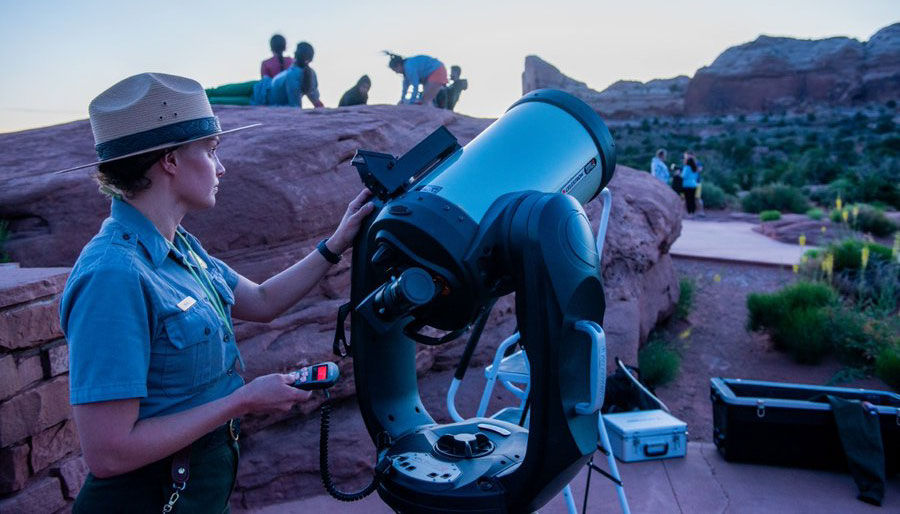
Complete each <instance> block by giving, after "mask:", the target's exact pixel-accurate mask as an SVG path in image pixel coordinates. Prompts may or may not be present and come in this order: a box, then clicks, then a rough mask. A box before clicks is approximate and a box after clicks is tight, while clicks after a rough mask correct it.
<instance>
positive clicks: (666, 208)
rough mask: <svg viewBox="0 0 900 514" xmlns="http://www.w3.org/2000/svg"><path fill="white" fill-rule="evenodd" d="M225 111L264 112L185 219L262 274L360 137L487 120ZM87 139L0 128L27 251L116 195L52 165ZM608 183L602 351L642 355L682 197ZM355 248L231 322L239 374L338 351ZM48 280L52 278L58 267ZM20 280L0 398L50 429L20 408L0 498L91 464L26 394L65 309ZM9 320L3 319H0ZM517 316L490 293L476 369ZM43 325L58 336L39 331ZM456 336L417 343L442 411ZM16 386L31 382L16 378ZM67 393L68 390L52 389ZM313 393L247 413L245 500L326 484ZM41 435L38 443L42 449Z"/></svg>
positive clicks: (390, 113)
mask: <svg viewBox="0 0 900 514" xmlns="http://www.w3.org/2000/svg"><path fill="white" fill-rule="evenodd" d="M217 114H218V115H219V117H220V119H221V122H222V125H223V126H224V127H226V128H227V127H233V126H237V125H240V124H245V123H250V122H257V121H258V122H262V123H264V124H265V125H264V126H263V127H261V128H259V129H256V130H250V131H246V132H244V133H242V134H239V135H238V134H236V135H233V136H226V137H225V138H224V140H223V144H222V145H221V146H220V148H219V154H220V157H221V159H222V161H223V163H224V165H225V167H226V174H225V176H224V177H223V179H222V181H221V184H220V189H219V194H218V204H217V206H216V208H215V209H212V210H210V211H206V212H202V213H195V214H192V215H191V216H190V217H189V218H187V219H185V222H184V224H185V226H186V227H187V228H188V229H189V230H191V231H192V232H193V233H195V234H196V235H197V236H198V237H199V238H200V239H201V240H202V241H203V242H204V245H205V246H206V248H207V249H208V250H209V251H210V253H212V254H214V255H216V256H218V257H220V258H222V259H224V260H225V261H226V262H228V263H229V264H230V265H232V266H233V267H234V268H235V269H236V270H238V271H239V272H240V273H242V274H244V275H245V276H247V277H249V278H251V279H253V280H263V279H265V278H267V277H268V276H270V275H271V274H273V273H275V272H277V271H279V270H281V269H283V268H284V267H286V266H287V265H289V264H292V263H293V262H295V261H296V260H297V259H299V258H300V257H302V256H303V255H305V254H306V253H307V252H309V251H311V250H312V248H313V247H314V245H315V243H316V242H317V241H319V240H320V239H322V238H323V237H326V236H327V235H329V234H330V231H331V230H333V228H334V227H335V225H336V224H337V222H338V221H339V219H340V217H341V214H342V212H343V209H344V206H345V205H346V203H347V202H348V201H349V200H350V199H351V198H352V197H353V196H354V195H355V194H356V192H357V191H359V189H360V187H361V186H360V183H359V178H358V176H357V174H356V172H355V170H354V169H353V168H352V167H351V166H350V165H349V161H350V159H351V158H352V156H353V154H354V152H355V151H356V149H358V148H366V149H371V150H376V151H382V152H388V153H393V154H401V153H403V152H405V151H406V150H408V149H409V148H411V147H412V146H413V145H415V144H416V143H417V142H418V141H420V140H421V139H422V138H423V137H425V136H426V135H427V134H428V133H430V132H431V131H432V130H433V129H435V128H436V127H438V126H440V125H446V126H447V127H448V128H449V129H450V131H451V132H453V133H454V135H456V136H457V137H458V139H459V140H460V142H461V143H462V144H465V143H467V142H468V141H470V140H471V139H472V138H474V137H475V136H476V135H477V134H478V133H479V132H481V131H482V130H483V129H484V128H485V127H487V126H488V125H489V123H490V120H482V119H473V118H468V117H464V116H459V115H456V114H454V113H451V112H449V111H444V110H438V109H423V108H420V107H415V106H396V107H395V106H360V107H351V108H342V109H326V110H315V111H312V110H310V111H303V112H297V111H295V110H288V109H272V108H255V107H232V108H228V107H224V108H217ZM91 141H92V138H91V132H90V128H89V126H88V123H87V122H86V121H79V122H74V123H69V124H65V125H60V126H56V127H49V128H45V129H39V130H32V131H26V132H20V133H15V134H4V135H0V170H2V175H0V219H7V220H10V221H11V230H12V238H11V239H10V241H9V242H8V244H7V246H6V248H5V250H6V251H8V252H9V253H10V254H11V255H12V257H13V259H14V260H17V261H19V262H21V263H22V265H23V266H29V267H39V266H70V265H71V264H72V263H73V262H74V260H75V258H76V257H77V255H78V252H79V251H80V248H81V247H82V246H83V245H84V243H85V242H86V241H87V240H88V239H89V238H90V237H91V236H92V235H93V234H94V233H95V232H96V230H97V229H98V227H99V224H100V222H101V221H102V219H103V218H104V217H105V216H106V213H107V210H108V206H107V202H106V200H104V198H103V197H101V196H100V195H99V194H98V193H97V190H96V186H95V185H94V184H93V182H92V181H91V179H90V172H89V171H87V170H83V171H80V172H78V171H76V172H73V173H69V174H63V175H54V174H51V173H49V172H50V171H52V170H56V169H61V168H64V167H67V166H70V165H72V164H76V163H81V162H91V161H92V160H93V150H92V148H91ZM609 187H610V190H611V191H612V193H613V209H612V218H611V221H610V225H609V231H608V236H607V242H606V250H605V252H604V253H605V256H604V265H603V277H604V281H605V285H606V298H607V311H606V323H605V325H606V326H605V328H606V330H607V333H608V345H609V355H610V356H614V355H618V356H621V357H623V358H624V359H626V360H628V361H630V362H634V361H636V353H637V348H638V345H639V342H640V341H641V340H642V339H644V338H646V336H647V333H648V332H649V330H650V328H652V326H653V325H654V324H655V323H656V322H657V320H659V319H660V318H662V317H665V316H667V315H668V314H669V313H670V312H671V310H672V308H673V306H674V303H675V301H676V299H677V295H678V284H677V279H676V276H675V273H674V271H673V269H672V263H671V259H670V258H669V255H668V249H669V247H670V246H671V244H672V242H673V241H674V240H675V239H676V238H677V237H678V235H679V233H680V223H681V217H680V216H681V215H680V212H681V204H680V202H679V201H678V197H677V196H676V195H675V194H674V193H672V192H671V190H670V189H669V188H667V187H665V186H663V185H662V184H661V183H659V182H658V181H656V180H654V179H652V177H650V175H649V174H647V173H644V172H639V171H635V170H631V169H628V168H624V167H620V168H619V169H618V170H617V172H616V175H615V177H614V178H613V181H612V182H611V184H610V186H609ZM600 209H601V206H600V204H599V200H595V201H594V202H591V203H590V204H588V205H587V206H586V211H587V212H588V215H589V217H590V218H591V219H592V221H593V223H594V224H595V228H596V224H597V223H598V221H599V213H600ZM348 260H349V259H345V260H344V262H342V263H341V264H340V265H337V266H334V267H333V269H332V270H331V271H330V272H329V273H328V275H327V276H326V278H325V279H324V280H323V281H322V282H321V284H320V285H319V286H318V287H317V288H316V289H315V290H313V292H311V294H310V295H309V296H308V297H307V298H305V299H304V300H303V301H301V302H300V303H299V304H298V305H296V306H295V307H294V308H292V309H291V310H290V311H289V312H288V313H286V314H285V315H284V316H282V317H281V318H279V319H278V320H276V321H274V322H273V323H270V324H260V323H249V322H239V323H237V325H236V332H237V336H238V340H239V341H240V348H241V351H242V353H243V355H244V357H245V360H246V362H247V365H248V369H247V371H246V373H245V378H247V379H252V378H254V377H256V376H258V375H260V374H264V373H271V372H273V371H278V370H288V369H292V368H294V367H295V366H296V365H297V363H298V361H299V362H304V363H312V362H318V361H322V360H333V359H334V358H335V357H334V356H333V355H332V354H331V341H332V335H333V331H334V323H335V314H336V311H337V307H338V306H339V305H340V304H341V303H343V301H345V299H346V298H347V296H348V289H349V278H350V273H349V269H348V264H347V261H348ZM26 272H27V270H18V271H13V272H11V273H26ZM0 273H6V271H3V272H0ZM57 274H58V272H57ZM55 280H56V281H55V282H54V284H55V287H56V290H55V294H58V292H59V288H60V287H61V285H62V282H61V280H59V278H57V279H55ZM0 285H2V282H0ZM10 287H12V286H10ZM16 287H18V289H16V290H17V291H19V290H22V291H19V292H18V293H16V294H17V295H19V296H21V297H22V298H25V299H20V300H16V304H15V305H18V304H19V303H22V302H25V301H31V302H32V303H34V305H31V304H28V305H29V309H30V310H29V312H30V314H28V315H27V316H26V315H24V314H20V313H19V312H18V310H16V309H13V308H10V309H7V310H2V309H3V306H2V305H0V364H2V365H3V366H12V365H13V363H18V364H17V366H18V368H17V369H18V371H17V374H18V376H21V377H23V378H21V379H20V380H19V381H20V382H27V384H24V383H23V384H22V385H21V386H19V385H15V386H9V387H8V386H7V384H6V382H7V378H6V376H7V375H4V378H3V381H2V387H0V391H4V393H3V394H4V395H3V396H0V402H2V403H0V411H2V412H6V411H4V410H3V409H13V408H14V409H17V410H19V409H20V408H22V409H24V407H20V406H19V404H20V403H21V404H22V405H25V404H27V405H30V407H28V408H29V409H31V410H27V412H29V413H32V411H33V413H32V414H29V415H32V416H33V417H34V419H35V420H38V421H40V423H39V424H40V426H41V427H42V430H45V431H48V433H46V434H43V435H40V434H37V433H35V434H31V433H30V432H29V429H28V427H25V426H23V425H21V424H20V423H18V422H17V423H12V424H10V425H9V427H7V428H8V429H7V428H3V430H0V436H2V437H0V439H2V444H0V446H2V447H3V453H2V454H0V456H2V457H4V458H5V459H12V460H15V461H16V462H20V461H21V462H25V463H26V464H25V467H24V468H22V467H21V466H19V467H17V468H15V469H16V470H18V471H15V473H14V474H13V475H12V476H10V477H7V478H3V477H2V476H0V483H5V484H7V485H6V486H5V487H6V489H4V490H3V491H0V498H2V494H3V493H6V492H9V494H14V495H17V496H15V498H18V499H16V502H19V503H16V505H19V504H20V503H21V501H24V500H22V498H31V496H32V493H31V492H32V490H33V488H35V487H46V485H45V484H44V482H42V480H45V478H46V477H48V476H51V478H53V480H59V479H58V478H57V477H61V478H62V480H64V481H65V483H64V485H66V487H67V488H68V489H65V490H66V491H69V492H67V493H66V495H67V496H66V497H71V494H72V493H71V490H72V489H73V487H74V490H77V487H78V483H77V481H78V480H79V477H81V478H83V472H84V465H83V462H82V461H76V460H73V455H72V454H71V440H72V438H73V437H74V435H73V434H74V431H73V430H72V428H73V427H72V426H71V425H70V424H69V422H68V417H70V414H68V415H67V416H63V417H60V415H59V409H58V407H59V406H58V405H56V403H52V402H49V400H48V402H45V403H42V404H40V405H45V406H46V408H45V407H40V405H39V404H37V403H35V402H36V401H37V400H33V399H27V398H26V399H24V400H21V399H20V398H23V397H25V396H27V394H31V395H32V396H34V395H36V394H38V393H29V391H31V389H29V388H40V391H49V390H50V389H52V388H54V387H58V383H57V382H60V376H64V375H60V374H64V373H65V372H66V371H67V368H65V367H64V366H63V365H62V363H63V362H65V357H64V350H65V346H62V348H58V346H59V345H60V342H59V341H57V340H52V339H53V338H58V337H59V333H58V330H59V329H58V324H56V325H53V324H50V325H49V328H48V326H47V323H46V321H47V318H46V316H47V315H48V314H47V313H50V315H52V314H53V313H54V312H55V311H54V309H55V308H56V307H55V303H54V302H55V301H56V299H55V297H50V298H45V297H46V296H47V291H44V290H40V291H38V292H33V293H32V292H29V291H31V290H32V288H24V289H23V288H22V287H19V286H16ZM33 287H38V286H33ZM0 289H2V288H0ZM38 289H40V288H39V287H38ZM23 295H24V296H23ZM28 295H31V296H28ZM19 296H17V298H18V297H19ZM33 299H39V300H40V301H36V300H35V301H33ZM48 305H49V307H47V306H48ZM4 320H8V321H9V322H8V323H6V324H3V322H4ZM29 320H31V321H29ZM514 326H515V318H514V312H513V307H512V299H511V298H505V299H503V300H502V301H501V302H499V303H498V305H497V306H496V307H495V309H494V314H493V316H492V319H491V321H490V322H489V325H488V327H487V328H486V330H485V332H484V335H483V339H482V340H483V344H481V345H480V346H479V349H478V352H477V354H476V356H475V358H474V359H473V361H472V366H473V367H475V368H476V369H474V370H473V371H472V372H471V374H472V375H473V376H475V377H476V379H477V377H478V375H480V374H481V373H480V367H482V366H483V365H484V364H485V363H486V362H487V360H488V359H489V357H490V356H491V355H492V353H493V349H494V348H496V345H497V344H498V343H499V342H500V341H501V340H502V339H503V338H505V337H506V336H508V335H509V334H510V333H511V332H512V331H513V330H514ZM4 327H5V328H4ZM48 330H49V332H48ZM24 334H31V335H30V336H28V337H31V338H32V339H34V338H37V339H38V340H39V341H41V343H27V344H26V346H27V347H28V348H20V346H21V344H24V343H19V342H18V341H21V340H24V339H27V337H25V336H24ZM7 335H8V336H7ZM20 335H21V336H22V337H20ZM48 338H50V339H51V340H52V341H51V343H52V344H50V343H44V342H45V341H47V340H48ZM34 344H46V346H47V348H46V349H45V352H46V356H45V357H43V361H41V359H38V360H39V361H41V362H44V368H46V369H44V371H43V372H41V369H37V370H31V367H29V366H28V365H26V364H27V363H28V362H30V361H27V360H26V359H25V357H24V356H25V355H26V353H22V352H26V350H27V351H30V352H32V353H33V350H30V347H31V346H33V345H34ZM462 344H463V341H457V342H454V343H452V344H448V345H444V346H441V347H436V348H431V347H429V348H425V347H423V348H422V349H421V350H420V352H419V355H418V359H417V367H418V370H419V372H420V374H421V376H422V381H423V385H422V394H423V397H427V399H426V400H425V401H426V406H428V408H429V409H433V412H434V413H435V416H436V417H439V418H441V416H443V417H442V418H441V419H444V420H446V413H445V412H443V413H442V412H441V408H442V406H441V405H440V404H441V402H442V400H443V395H444V394H445V392H446V389H445V388H446V384H447V381H448V380H449V378H447V377H445V376H444V375H443V374H446V373H448V371H447V370H449V369H450V368H452V367H453V366H455V364H456V361H457V359H458V356H459V353H460V351H461V345H462ZM29 345H31V346H29ZM29 355H30V354H29ZM20 356H22V357H21V359H20V358H19V357H20ZM13 357H15V358H13ZM54 363H55V364H54ZM340 366H341V372H342V376H343V379H342V381H341V382H340V384H339V385H338V386H337V387H336V388H335V389H334V390H333V397H337V398H339V399H340V398H344V399H348V400H346V401H345V402H344V403H343V404H341V405H340V406H339V407H338V408H337V409H336V410H335V414H334V421H333V423H332V425H333V426H334V427H335V428H334V429H333V433H334V434H335V435H334V439H333V441H332V448H334V450H333V457H332V462H333V463H334V465H333V468H334V469H335V471H336V473H335V474H336V476H337V477H338V478H339V479H341V480H342V481H343V480H347V481H350V483H352V482H353V481H354V480H357V481H359V480H362V479H365V473H361V472H362V471H364V470H368V469H370V466H371V455H372V450H371V446H370V445H369V443H368V438H367V436H366V435H365V432H364V430H363V429H362V423H361V420H360V419H359V415H358V413H357V412H356V409H355V406H354V404H353V400H352V396H353V393H354V389H353V380H352V363H351V362H350V361H349V359H345V360H343V361H342V362H340ZM4 369H5V368H4ZM442 373H443V374H442ZM41 377H54V378H53V379H45V380H46V384H44V383H42V382H37V383H35V382H34V381H35V380H39V379H41ZM63 382H64V380H63ZM35 384H37V385H35ZM22 387H24V388H25V390H23V391H20V389H21V388H22ZM466 387H470V386H466ZM471 387H474V386H471ZM7 389H9V391H8V392H7V391H6V390H7ZM476 389H477V388H473V389H470V390H469V389H466V390H464V391H461V393H460V405H469V404H472V403H474V402H475V400H474V398H475V395H477V394H478V392H479V391H477V390H476ZM63 390H64V388H63ZM63 393H64V391H60V392H59V394H58V396H61V395H62V394H63ZM10 395H12V396H11V398H8V399H7V398H6V397H7V396H10ZM42 398H43V397H42ZM429 402H431V403H429ZM320 403H321V398H320V397H315V398H314V399H313V400H311V401H310V402H307V403H306V404H304V405H302V406H301V407H299V408H298V409H297V411H296V412H293V413H290V414H284V415H279V416H275V415H273V416H255V417H251V418H250V419H247V420H245V421H246V423H245V428H246V432H245V436H243V437H242V441H243V443H244V446H243V449H242V464H241V471H240V474H239V480H238V485H237V490H236V493H235V497H234V498H235V505H236V506H245V507H248V506H257V505H262V504H267V503H272V502H274V501H278V500H281V499H291V498H297V497H302V496H306V495H310V494H321V492H322V489H321V483H320V481H319V478H318V474H317V470H318V456H317V445H316V443H315V441H316V434H317V430H318V416H317V415H315V414H313V411H314V410H315V409H316V408H317V407H318V406H319V405H320ZM42 409H43V410H42ZM48 409H49V410H48ZM45 410H48V412H44V411H45ZM23 412H26V410H23ZM3 421H4V422H5V421H6V419H4V420H3ZM45 425H46V426H45ZM7 434H9V437H6V435H7ZM23 441H24V444H25V446H23ZM54 441H56V442H54ZM60 441H63V442H65V444H61V443H60ZM35 444H37V445H38V448H39V450H38V451H36V452H35V450H34V445H35ZM29 445H30V446H29ZM29 448H30V449H31V450H30V452H29ZM63 450H65V451H63ZM29 455H30V457H29ZM29 458H30V459H31V464H32V466H33V468H40V467H49V468H50V469H51V470H53V473H52V475H48V474H47V472H46V471H44V472H43V473H38V474H37V475H36V476H34V477H31V474H30V473H31V472H29V468H28V467H27V459H29ZM23 459H24V460H23ZM60 459H62V460H60ZM53 462H56V464H53ZM29 477H31V478H29ZM66 477H70V478H66ZM4 481H5V482H4ZM71 484H74V486H72V485H71ZM16 491H19V492H16ZM26 493H27V495H26ZM23 495H24V496H23Z"/></svg>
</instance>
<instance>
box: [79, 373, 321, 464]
mask: <svg viewBox="0 0 900 514" xmlns="http://www.w3.org/2000/svg"><path fill="white" fill-rule="evenodd" d="M295 379H296V377H294V375H293V374H272V375H265V376H262V377H258V378H256V379H255V380H253V381H251V382H250V383H248V384H246V385H244V386H243V387H241V388H239V389H237V390H236V391H234V392H233V393H231V394H230V395H228V396H226V397H224V398H220V399H218V400H215V401H212V402H209V403H206V404H203V405H200V406H197V407H194V408H192V409H188V410H186V411H182V412H178V413H176V414H169V415H166V416H159V417H152V418H147V419H142V420H138V410H139V405H140V400H139V399H137V398H131V399H127V400H113V401H107V402H97V403H85V404H81V405H75V406H74V407H73V409H72V410H73V412H74V415H75V424H76V425H77V426H78V435H79V438H80V439H81V449H82V451H83V452H84V459H85V461H86V462H87V465H88V467H89V468H90V470H91V473H93V474H94V475H95V476H97V477H98V478H107V477H111V476H115V475H120V474H122V473H127V472H128V471H132V470H134V469H137V468H139V467H141V466H145V465H147V464H150V463H151V462H155V461H157V460H159V459H162V458H163V457H166V456H169V455H172V454H173V453H175V452H177V451H178V450H180V449H181V448H184V447H185V446H187V445H188V444H190V443H192V442H193V441H196V440H197V439H199V438H200V437H202V436H203V435H204V434H207V433H209V432H211V431H212V430H214V429H215V428H217V427H219V426H221V425H223V424H225V423H226V422H227V421H228V420H229V419H231V418H235V417H240V416H243V415H245V414H247V413H249V412H266V411H273V410H281V411H288V410H290V408H291V407H292V406H293V405H294V404H295V403H297V402H300V401H303V400H306V399H307V398H309V395H310V393H309V392H308V391H301V390H299V389H296V388H294V387H291V386H290V385H288V384H290V383H291V382H293V381H294V380H295Z"/></svg>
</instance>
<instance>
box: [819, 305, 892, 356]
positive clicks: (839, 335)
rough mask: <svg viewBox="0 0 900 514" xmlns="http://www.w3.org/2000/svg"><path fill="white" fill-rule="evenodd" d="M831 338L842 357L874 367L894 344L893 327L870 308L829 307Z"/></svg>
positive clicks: (838, 354)
mask: <svg viewBox="0 0 900 514" xmlns="http://www.w3.org/2000/svg"><path fill="white" fill-rule="evenodd" d="M825 312H826V315H827V316H828V326H829V338H830V339H831V340H832V341H833V345H834V350H835V352H836V353H837V357H838V359H839V360H840V361H841V362H843V363H844V364H847V365H849V366H853V367H870V366H871V365H872V364H873V363H874V362H875V360H876V359H877V357H878V355H879V354H880V352H881V350H882V349H883V348H885V347H886V346H889V345H890V344H891V338H892V332H893V330H892V328H891V327H890V326H889V324H888V323H887V322H885V321H883V320H881V319H879V318H877V317H875V316H873V315H871V314H869V313H868V311H861V310H855V309H851V308H847V307H844V306H840V307H833V308H830V309H827V310H826V311H825Z"/></svg>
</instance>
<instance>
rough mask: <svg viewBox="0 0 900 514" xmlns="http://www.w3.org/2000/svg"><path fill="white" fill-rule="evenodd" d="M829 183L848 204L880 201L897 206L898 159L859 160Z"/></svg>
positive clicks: (899, 202) (899, 192)
mask: <svg viewBox="0 0 900 514" xmlns="http://www.w3.org/2000/svg"><path fill="white" fill-rule="evenodd" d="M830 185H831V186H832V189H834V190H835V191H836V192H837V193H838V194H839V195H840V196H841V198H843V199H844V200H845V201H846V202H847V203H850V202H860V203H862V202H867V203H873V202H881V203H884V204H887V205H891V206H893V207H894V208H900V160H898V159H897V158H896V157H886V158H882V159H878V160H877V162H861V163H859V164H857V165H855V166H852V167H850V168H848V169H847V170H846V171H845V172H844V173H842V174H841V176H840V177H839V178H838V179H837V180H835V181H833V182H831V184H830Z"/></svg>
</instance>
